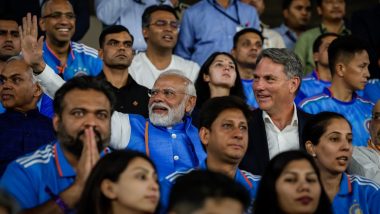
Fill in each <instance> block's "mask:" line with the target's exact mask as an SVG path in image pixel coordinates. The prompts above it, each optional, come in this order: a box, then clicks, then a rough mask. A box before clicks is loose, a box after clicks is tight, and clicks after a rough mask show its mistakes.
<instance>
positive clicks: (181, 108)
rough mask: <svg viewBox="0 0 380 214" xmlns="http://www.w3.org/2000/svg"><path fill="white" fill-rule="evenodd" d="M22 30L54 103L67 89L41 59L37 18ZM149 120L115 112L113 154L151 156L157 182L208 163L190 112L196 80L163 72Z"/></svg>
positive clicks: (35, 70) (25, 51)
mask: <svg viewBox="0 0 380 214" xmlns="http://www.w3.org/2000/svg"><path fill="white" fill-rule="evenodd" d="M27 18H28V19H27V21H26V22H25V23H24V25H25V26H23V27H24V28H25V29H26V30H25V31H23V34H22V39H21V40H22V41H23V42H22V52H23V54H24V56H28V57H25V61H26V63H27V64H28V65H29V66H31V67H32V68H33V73H34V75H35V76H36V77H37V79H38V81H39V83H40V85H41V86H42V88H43V89H44V92H45V93H46V94H48V95H49V96H50V97H51V98H53V97H54V94H55V92H56V91H57V90H58V89H59V87H60V86H61V85H63V83H64V80H63V79H62V78H60V77H59V76H58V75H57V74H56V73H55V72H54V70H53V69H52V68H50V67H49V65H47V64H46V63H45V62H44V60H43V57H42V39H38V40H37V33H36V31H35V30H33V29H36V17H33V21H31V17H30V16H28V17H27ZM149 95H150V98H149V104H148V107H149V119H145V118H144V117H143V116H140V115H133V114H123V113H120V112H115V113H114V114H113V116H112V119H111V120H112V121H111V142H110V147H111V148H112V149H131V150H136V151H140V152H143V153H145V154H147V155H148V156H149V157H150V158H151V159H152V160H153V162H154V163H155V164H156V167H157V172H158V180H159V181H160V182H162V181H163V180H164V179H165V177H166V176H167V175H169V174H172V173H174V172H185V171H187V170H189V169H192V168H195V167H198V166H199V165H200V163H201V162H202V161H204V159H205V158H206V153H205V151H204V150H203V148H202V144H201V142H200V139H199V136H198V130H197V128H196V127H194V126H193V125H192V122H191V118H190V116H189V113H190V112H191V111H192V110H193V108H194V106H195V102H196V92H195V87H194V84H193V83H192V81H191V80H189V79H188V78H187V77H185V76H184V75H183V73H182V72H181V71H173V70H171V71H166V72H164V73H161V75H160V76H159V77H158V78H157V80H156V81H155V83H154V86H153V88H152V89H151V90H149Z"/></svg>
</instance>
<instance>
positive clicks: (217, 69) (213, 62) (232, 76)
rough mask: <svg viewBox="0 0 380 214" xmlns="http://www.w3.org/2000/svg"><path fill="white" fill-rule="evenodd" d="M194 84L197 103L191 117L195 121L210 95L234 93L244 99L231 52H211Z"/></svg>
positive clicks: (220, 95) (217, 95)
mask: <svg viewBox="0 0 380 214" xmlns="http://www.w3.org/2000/svg"><path fill="white" fill-rule="evenodd" d="M194 84H195V89H196V91H197V103H196V106H195V109H194V111H193V113H192V118H193V119H194V120H195V121H196V120H197V119H198V114H199V110H200V108H201V107H202V105H203V103H204V102H205V101H206V100H208V99H210V98H212V97H222V96H228V95H235V96H237V97H240V98H242V99H243V100H245V95H244V91H243V85H242V83H241V79H240V74H239V72H238V67H237V64H236V61H235V59H234V58H233V56H232V55H231V54H229V53H226V52H215V53H213V54H211V55H210V56H209V57H208V58H207V60H206V62H205V63H203V65H202V67H201V69H200V71H199V74H198V78H197V79H196V81H195V83H194ZM196 122H197V121H196ZM195 124H196V123H195Z"/></svg>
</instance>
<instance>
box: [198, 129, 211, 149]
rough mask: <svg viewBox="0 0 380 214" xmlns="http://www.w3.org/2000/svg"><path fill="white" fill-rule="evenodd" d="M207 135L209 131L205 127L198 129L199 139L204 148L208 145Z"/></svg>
mask: <svg viewBox="0 0 380 214" xmlns="http://www.w3.org/2000/svg"><path fill="white" fill-rule="evenodd" d="M209 135H210V130H208V129H207V128H206V127H202V128H201V129H199V138H200V139H201V142H202V144H203V145H204V147H205V148H206V147H207V145H208V139H209Z"/></svg>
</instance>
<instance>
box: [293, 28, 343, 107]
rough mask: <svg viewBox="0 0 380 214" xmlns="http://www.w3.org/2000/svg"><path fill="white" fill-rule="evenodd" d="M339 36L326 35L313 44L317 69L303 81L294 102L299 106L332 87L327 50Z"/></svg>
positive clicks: (322, 35) (333, 34) (319, 37)
mask: <svg viewBox="0 0 380 214" xmlns="http://www.w3.org/2000/svg"><path fill="white" fill-rule="evenodd" d="M338 36H339V35H338V34H336V33H325V34H321V35H320V36H318V37H317V39H316V40H315V41H314V44H313V58H314V62H315V69H314V70H313V71H312V72H311V73H310V74H308V75H307V76H305V77H304V78H303V79H302V84H301V86H300V90H299V92H298V94H297V97H296V99H295V100H294V102H295V103H296V104H297V105H298V104H299V103H300V102H301V101H302V100H303V99H305V98H309V97H312V96H315V95H317V94H320V93H322V91H323V89H324V88H325V87H329V86H330V85H331V71H330V67H329V59H328V53H327V50H328V48H329V45H330V44H331V42H332V41H334V40H335V39H336V38H337V37H338Z"/></svg>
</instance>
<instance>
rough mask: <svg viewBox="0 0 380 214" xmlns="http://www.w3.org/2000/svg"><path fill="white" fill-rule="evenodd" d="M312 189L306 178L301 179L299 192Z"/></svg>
mask: <svg viewBox="0 0 380 214" xmlns="http://www.w3.org/2000/svg"><path fill="white" fill-rule="evenodd" d="M309 190H310V184H309V183H308V182H306V181H305V180H302V181H299V184H298V187H297V191H299V192H305V191H309Z"/></svg>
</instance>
